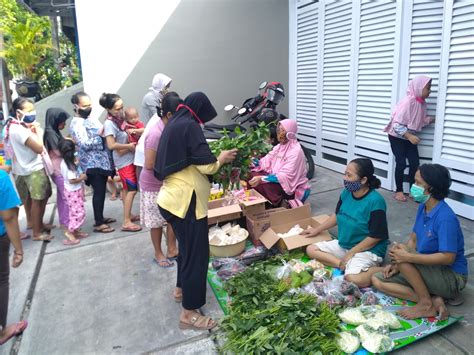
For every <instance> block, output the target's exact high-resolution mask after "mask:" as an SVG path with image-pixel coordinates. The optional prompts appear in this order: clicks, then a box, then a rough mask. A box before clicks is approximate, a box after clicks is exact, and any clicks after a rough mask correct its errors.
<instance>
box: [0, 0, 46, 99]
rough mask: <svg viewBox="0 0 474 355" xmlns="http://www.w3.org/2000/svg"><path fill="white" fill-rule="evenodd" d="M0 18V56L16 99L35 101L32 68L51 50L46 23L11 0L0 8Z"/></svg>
mask: <svg viewBox="0 0 474 355" xmlns="http://www.w3.org/2000/svg"><path fill="white" fill-rule="evenodd" d="M2 2H3V0H2ZM1 15H2V20H1V23H0V30H1V31H2V32H3V36H4V51H3V53H2V56H4V57H5V60H6V62H7V66H8V69H9V70H10V72H11V73H12V74H13V76H14V81H15V83H16V90H17V92H18V95H20V96H26V97H35V96H37V95H38V94H39V89H40V86H39V84H38V83H37V80H38V78H37V77H36V76H35V68H36V66H38V65H39V64H40V63H41V61H42V60H43V58H44V57H45V56H46V54H47V53H48V51H50V50H51V48H52V45H51V35H50V31H51V30H50V24H49V21H48V19H47V18H43V17H39V16H37V15H36V14H32V13H30V12H28V11H26V10H25V9H23V8H20V7H18V6H17V5H16V4H12V3H11V0H10V1H8V0H6V1H5V3H3V4H2V7H1Z"/></svg>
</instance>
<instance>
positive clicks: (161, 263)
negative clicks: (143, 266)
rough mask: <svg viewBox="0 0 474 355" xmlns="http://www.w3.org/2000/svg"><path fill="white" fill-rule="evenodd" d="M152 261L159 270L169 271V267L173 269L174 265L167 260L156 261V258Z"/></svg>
mask: <svg viewBox="0 0 474 355" xmlns="http://www.w3.org/2000/svg"><path fill="white" fill-rule="evenodd" d="M153 261H154V262H155V263H156V264H157V265H158V266H159V267H161V268H163V269H169V268H170V267H173V266H174V263H173V262H172V261H170V260H168V259H161V260H159V259H157V258H153Z"/></svg>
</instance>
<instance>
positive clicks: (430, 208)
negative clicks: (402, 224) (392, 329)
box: [372, 164, 468, 319]
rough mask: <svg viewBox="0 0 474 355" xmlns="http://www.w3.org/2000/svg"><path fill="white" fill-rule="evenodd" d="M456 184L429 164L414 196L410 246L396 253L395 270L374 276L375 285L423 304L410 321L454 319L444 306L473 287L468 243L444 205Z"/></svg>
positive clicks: (420, 175)
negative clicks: (466, 250)
mask: <svg viewBox="0 0 474 355" xmlns="http://www.w3.org/2000/svg"><path fill="white" fill-rule="evenodd" d="M450 185H451V178H450V175H449V171H448V169H446V168H445V167H444V166H442V165H439V164H424V165H422V166H420V168H419V170H418V171H417V172H416V174H415V184H414V185H412V188H411V190H410V192H411V194H412V196H413V198H414V200H415V201H417V202H420V203H421V204H420V207H419V208H418V213H417V216H416V221H415V225H414V226H413V231H412V233H411V235H410V239H409V241H408V243H407V244H396V245H394V246H393V247H392V248H391V249H390V257H391V258H392V264H391V265H388V266H387V267H385V269H384V271H383V272H379V273H377V274H375V275H373V276H372V284H373V285H374V286H375V287H376V288H378V289H379V290H381V291H382V292H385V293H387V294H389V295H391V296H395V297H400V298H403V299H407V300H410V301H413V302H417V305H416V306H414V307H409V308H406V309H404V310H402V311H401V312H400V314H401V315H402V316H403V317H405V318H408V319H414V318H421V317H431V316H435V315H436V314H437V313H438V314H439V318H440V319H445V318H447V317H448V315H449V313H448V309H447V308H446V306H445V304H444V301H445V300H446V299H448V300H449V299H454V298H457V297H458V296H459V293H460V292H461V291H462V290H463V289H464V287H465V286H466V283H467V275H468V268H467V260H466V257H465V256H464V237H463V234H462V230H461V225H460V223H459V220H458V219H457V217H456V215H455V213H454V212H453V210H452V209H451V208H450V207H449V206H448V204H447V203H446V202H445V201H444V198H445V197H446V196H448V193H449V186H450Z"/></svg>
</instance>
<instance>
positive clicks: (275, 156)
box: [249, 119, 310, 207]
mask: <svg viewBox="0 0 474 355" xmlns="http://www.w3.org/2000/svg"><path fill="white" fill-rule="evenodd" d="M297 130H298V126H297V124H296V121H294V120H290V119H286V120H282V121H280V122H279V123H278V126H277V139H278V142H279V144H278V145H276V146H275V147H274V148H273V150H272V151H271V152H270V153H268V154H267V155H266V156H265V157H263V158H262V159H260V161H258V162H255V164H256V165H257V166H256V167H255V168H254V169H253V171H252V176H253V177H252V178H251V179H250V181H249V184H250V185H251V186H252V187H253V188H255V190H257V191H258V192H260V193H261V194H262V195H263V196H265V198H266V199H267V200H269V201H270V202H271V204H272V205H274V206H279V205H280V204H281V203H282V201H283V200H287V201H288V203H289V205H290V206H291V207H298V206H301V205H303V203H304V201H305V200H306V198H308V196H309V193H310V186H309V185H308V179H307V177H306V174H307V173H308V169H307V167H306V159H305V156H304V152H303V149H302V148H301V145H300V143H299V142H298V141H297V140H296V132H297Z"/></svg>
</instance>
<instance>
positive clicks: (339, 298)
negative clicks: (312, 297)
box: [326, 290, 344, 307]
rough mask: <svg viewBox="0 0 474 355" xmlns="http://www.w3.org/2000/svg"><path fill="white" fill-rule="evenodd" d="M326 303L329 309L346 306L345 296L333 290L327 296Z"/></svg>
mask: <svg viewBox="0 0 474 355" xmlns="http://www.w3.org/2000/svg"><path fill="white" fill-rule="evenodd" d="M326 302H327V304H328V306H329V307H335V306H342V305H343V304H344V295H343V294H342V293H340V292H339V291H338V290H331V291H329V292H328V293H327V294H326Z"/></svg>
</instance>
